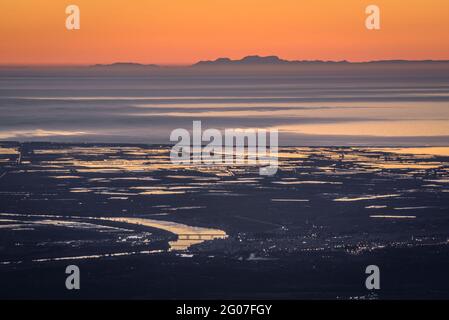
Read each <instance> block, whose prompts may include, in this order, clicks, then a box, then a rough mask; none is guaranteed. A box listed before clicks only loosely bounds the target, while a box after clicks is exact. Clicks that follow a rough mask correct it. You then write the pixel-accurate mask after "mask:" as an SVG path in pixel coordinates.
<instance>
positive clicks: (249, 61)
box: [194, 55, 349, 66]
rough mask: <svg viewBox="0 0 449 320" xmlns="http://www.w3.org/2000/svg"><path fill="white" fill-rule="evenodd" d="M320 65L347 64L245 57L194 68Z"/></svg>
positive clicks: (199, 63)
mask: <svg viewBox="0 0 449 320" xmlns="http://www.w3.org/2000/svg"><path fill="white" fill-rule="evenodd" d="M321 63H332V64H335V63H338V64H342V63H349V62H348V61H321V60H314V61H310V60H284V59H281V58H279V57H277V56H266V57H262V56H257V55H254V56H246V57H244V58H242V59H240V60H231V59H229V58H218V59H216V60H213V61H211V60H208V61H199V62H197V63H196V64H194V66H218V65H290V64H321Z"/></svg>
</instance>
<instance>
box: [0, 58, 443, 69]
mask: <svg viewBox="0 0 449 320" xmlns="http://www.w3.org/2000/svg"><path fill="white" fill-rule="evenodd" d="M247 57H258V58H267V57H276V58H278V59H279V60H280V61H283V62H285V63H291V64H295V63H296V64H300V63H347V64H355V65H356V64H367V63H382V62H402V63H407V62H409V63H419V62H434V63H444V62H449V58H448V59H431V58H428V59H393V58H392V59H375V60H360V61H354V60H346V59H343V60H321V59H307V60H286V59H283V58H280V57H279V56H276V55H268V56H259V55H247V56H243V57H242V58H240V59H231V58H228V57H218V58H215V59H213V60H198V61H196V62H193V63H145V62H138V61H122V60H118V61H113V62H96V63H0V68H4V67H6V68H12V67H108V66H117V65H121V64H123V65H126V64H128V65H130V66H136V67H167V68H177V67H178V68H179V67H192V66H196V65H198V64H199V63H201V62H203V63H204V62H206V63H210V65H212V64H213V63H214V62H216V65H219V63H220V62H219V60H220V59H228V60H229V61H230V62H231V63H232V62H238V61H243V60H244V59H245V58H247ZM264 64H265V65H269V64H270V63H264ZM272 64H276V63H272ZM247 65H250V63H248V64H247ZM253 65H257V63H253Z"/></svg>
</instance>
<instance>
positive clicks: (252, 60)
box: [90, 55, 449, 69]
mask: <svg viewBox="0 0 449 320" xmlns="http://www.w3.org/2000/svg"><path fill="white" fill-rule="evenodd" d="M448 62H449V60H377V61H367V62H349V61H346V60H341V61H326V60H285V59H281V58H279V57H278V56H258V55H252V56H246V57H244V58H242V59H240V60H232V59H229V58H218V59H216V60H205V61H199V62H197V63H195V64H193V65H191V66H192V67H200V66H261V65H264V66H299V65H367V64H408V63H432V64H433V63H448ZM90 67H97V68H105V69H109V68H112V69H120V68H124V69H129V68H131V69H134V68H136V69H138V68H148V67H151V68H157V67H161V66H160V65H157V64H141V63H135V62H115V63H111V64H95V65H92V66H90ZM178 67H182V66H178Z"/></svg>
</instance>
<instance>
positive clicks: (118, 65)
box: [91, 62, 158, 68]
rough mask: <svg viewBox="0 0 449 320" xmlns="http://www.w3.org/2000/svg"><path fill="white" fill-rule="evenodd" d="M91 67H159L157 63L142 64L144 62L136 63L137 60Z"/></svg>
mask: <svg viewBox="0 0 449 320" xmlns="http://www.w3.org/2000/svg"><path fill="white" fill-rule="evenodd" d="M91 67H113V68H115V67H119V68H120V67H123V68H128V67H133V68H134V67H158V65H157V64H142V63H135V62H115V63H111V64H95V65H93V66H91Z"/></svg>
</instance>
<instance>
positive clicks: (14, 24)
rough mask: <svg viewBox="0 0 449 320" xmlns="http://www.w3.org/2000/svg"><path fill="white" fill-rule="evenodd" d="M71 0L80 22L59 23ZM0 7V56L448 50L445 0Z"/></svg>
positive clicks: (68, 58) (11, 0) (369, 56)
mask: <svg viewBox="0 0 449 320" xmlns="http://www.w3.org/2000/svg"><path fill="white" fill-rule="evenodd" d="M69 4H76V5H78V6H79V7H80V10H81V29H80V30H77V31H68V30H66V29H65V19H66V14H65V7H66V6H67V5H69ZM369 4H377V5H378V6H379V7H380V8H381V30H379V31H369V30H367V29H366V28H365V25H364V20H365V17H366V16H365V7H366V6H367V5H369ZM0 16H1V17H0V64H93V63H111V62H116V61H134V62H141V63H159V64H187V63H193V62H196V61H198V60H204V59H215V58H217V57H230V58H234V59H237V58H241V57H243V56H245V55H251V54H259V55H278V56H280V57H282V58H286V59H299V60H302V59H324V60H342V59H347V60H352V61H363V60H377V59H449V1H448V0H407V1H405V0H368V1H364V0H341V1H338V0H308V1H306V0H127V1H125V0H70V1H66V0H7V1H5V0H2V1H1V2H0Z"/></svg>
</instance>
